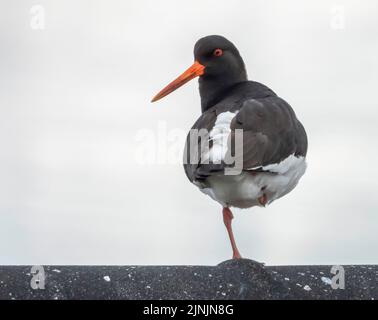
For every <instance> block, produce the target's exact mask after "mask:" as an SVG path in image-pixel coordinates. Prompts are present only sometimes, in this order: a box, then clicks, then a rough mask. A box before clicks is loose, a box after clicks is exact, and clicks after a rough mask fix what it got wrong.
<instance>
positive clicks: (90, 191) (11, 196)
mask: <svg viewBox="0 0 378 320" xmlns="http://www.w3.org/2000/svg"><path fill="white" fill-rule="evenodd" d="M35 5H41V6H42V7H40V6H37V7H35ZM41 12H42V13H41ZM43 13H44V17H43ZM41 14H42V16H41ZM0 15H1V18H0V88H1V89H0V147H1V148H0V264H29V265H31V264H210V265H214V264H217V263H220V262H221V261H223V260H226V259H229V258H230V257H231V248H230V244H229V240H228V237H227V233H226V230H225V228H224V225H223V222H222V216H221V207H220V206H219V204H217V203H215V202H214V201H212V200H211V199H210V198H209V197H207V196H206V195H204V194H202V193H201V192H199V191H198V189H197V188H196V187H194V186H193V185H192V184H190V183H189V181H188V180H187V178H186V176H185V174H184V171H183V168H182V165H181V164H180V162H179V161H172V157H171V156H168V158H166V159H165V160H164V158H165V157H166V154H170V155H172V154H176V153H175V150H176V149H177V148H178V149H179V151H180V152H181V151H182V150H183V145H181V144H180V139H181V138H180V137H181V136H182V133H185V132H187V131H188V130H189V129H190V127H191V126H192V124H193V123H194V122H195V121H196V119H197V118H198V117H199V115H200V100H199V94H198V90H197V88H198V84H197V81H192V82H191V83H188V84H187V85H186V86H184V87H182V88H181V89H180V90H178V91H176V92H175V93H173V94H171V95H170V96H169V97H166V98H165V99H164V100H161V101H159V102H158V103H155V104H151V103H150V100H151V98H152V96H154V95H155V94H156V93H157V92H158V91H159V90H160V89H161V88H162V87H163V86H165V85H166V84H167V83H168V82H170V81H171V80H173V79H174V78H175V77H176V76H177V75H179V74H180V73H181V72H182V71H184V70H185V69H186V68H187V67H188V66H189V65H191V64H192V62H193V46H194V43H195V41H196V40H197V39H198V38H200V37H202V36H206V35H210V34H220V35H224V36H226V37H227V38H228V39H229V40H231V41H232V42H234V44H235V45H236V46H237V47H238V48H239V50H240V52H241V55H242V57H243V58H244V61H245V63H246V66H247V70H248V75H249V78H250V79H253V80H257V81H260V82H262V83H264V84H266V85H268V86H269V87H271V88H272V89H273V90H274V91H275V92H276V93H277V94H278V95H280V96H281V97H283V98H284V99H285V100H287V101H288V102H289V103H290V104H291V105H292V107H293V108H294V110H295V111H296V113H297V116H298V118H299V119H300V120H301V122H302V123H303V124H304V126H305V128H306V131H307V134H308V138H309V150H308V170H307V172H306V174H305V175H304V177H303V178H302V180H301V181H300V183H299V185H298V187H297V188H296V189H295V190H294V191H293V192H291V193H290V194H289V195H287V196H286V197H284V198H282V199H280V200H278V201H276V202H274V203H273V204H271V205H270V206H269V207H267V208H265V209H262V208H252V209H247V210H238V209H235V210H234V215H235V219H234V223H233V226H234V232H235V236H236V240H237V243H238V246H239V249H240V251H241V253H242V255H243V256H244V257H248V258H251V259H254V260H257V261H261V262H265V263H267V264H271V265H272V264H281V265H282V264H353V263H355V264H357V263H358V264H365V263H378V235H377V229H378V212H377V209H378V196H377V194H376V193H377V190H378V180H377V178H378V165H377V164H378V151H377V138H378V125H377V116H378V102H377V101H378V99H377V84H378V59H377V57H378V39H377V34H378V20H377V16H378V2H377V1H376V0H364V1H357V0H354V1H347V0H338V1H335V2H334V1H329V0H321V1H319V0H311V1H300V0H286V1H282V0H276V1H272V0H269V1H262V0H259V1H219V0H218V1H215V0H214V1H205V0H201V1H174V0H171V1H159V2H157V1H152V0H151V1H145V0H143V1H141V0H138V1H123V0H119V1H115V0H111V1H109V0H107V1H105V0H103V1H94V0H86V1H83V0H80V1H73V0H70V1H67V0H65V1H58V0H54V1H53V0H48V1H47V0H45V1H37V2H36V1H26V0H19V1H11V0H2V1H1V3H0ZM43 18H44V21H43ZM41 19H42V20H41ZM143 134H147V135H148V134H150V137H153V138H152V139H155V143H153V141H152V142H151V141H150V142H149V146H150V147H151V148H150V149H149V150H150V151H151V150H152V151H151V154H150V156H146V157H144V156H143V152H144V151H143V149H141V147H143V146H146V144H145V143H146V141H144V142H143V141H141V140H140V138H141V136H143ZM174 137H178V138H177V139H176V140H175V138H174ZM167 139H168V141H167ZM141 152H142V159H141ZM153 155H155V157H154V156H153ZM173 158H174V157H173ZM143 159H144V160H146V161H141V160H143ZM159 159H160V160H159ZM168 160H169V161H168ZM173 160H174V159H173Z"/></svg>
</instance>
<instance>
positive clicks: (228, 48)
mask: <svg viewBox="0 0 378 320" xmlns="http://www.w3.org/2000/svg"><path fill="white" fill-rule="evenodd" d="M194 59H195V60H196V61H198V62H199V63H200V64H202V65H203V66H205V72H204V74H203V75H202V77H203V78H210V77H222V78H223V77H224V78H230V77H231V78H237V79H240V80H241V81H243V80H247V73H246V70H245V66H244V62H243V59H242V57H241V56H240V54H239V51H238V49H237V48H236V47H235V46H234V44H233V43H232V42H230V41H228V40H227V39H226V38H225V37H222V36H216V35H214V36H207V37H204V38H201V39H199V40H198V41H197V43H196V44H195V46H194Z"/></svg>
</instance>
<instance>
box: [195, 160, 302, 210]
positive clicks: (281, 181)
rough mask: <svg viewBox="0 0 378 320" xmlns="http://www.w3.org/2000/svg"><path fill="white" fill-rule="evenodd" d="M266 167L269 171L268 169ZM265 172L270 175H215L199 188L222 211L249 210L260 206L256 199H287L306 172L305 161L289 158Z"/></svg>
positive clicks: (271, 166) (269, 200) (244, 173)
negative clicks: (229, 208) (262, 197)
mask: <svg viewBox="0 0 378 320" xmlns="http://www.w3.org/2000/svg"><path fill="white" fill-rule="evenodd" d="M268 167H269V168H268ZM268 167H265V168H264V169H267V168H268V169H269V170H270V171H272V172H258V173H254V174H252V172H249V171H243V172H242V173H241V174H240V175H236V176H235V175H228V176H227V175H214V176H210V177H209V178H208V179H207V180H206V182H207V185H208V187H206V188H200V190H201V191H202V192H204V193H205V194H207V195H209V196H210V197H211V198H213V199H214V200H215V201H217V202H219V203H220V204H221V205H222V206H224V207H237V208H249V207H253V206H256V205H258V206H259V205H260V202H259V200H258V198H259V197H261V196H263V195H264V194H265V196H266V197H267V201H268V202H267V203H271V202H272V201H274V200H276V199H278V198H280V197H282V196H284V195H286V194H287V193H289V192H290V191H291V190H293V189H294V188H295V186H296V185H297V183H298V181H299V179H300V178H301V177H302V175H303V174H304V173H305V171H306V161H305V158H303V157H300V158H297V157H294V156H290V157H288V158H287V159H285V160H284V161H282V162H281V163H279V164H275V165H270V166H268Z"/></svg>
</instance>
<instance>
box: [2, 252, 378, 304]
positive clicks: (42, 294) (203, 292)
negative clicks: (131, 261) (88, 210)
mask: <svg viewBox="0 0 378 320" xmlns="http://www.w3.org/2000/svg"><path fill="white" fill-rule="evenodd" d="M344 270H345V289H336V290H335V289H332V287H331V278H332V277H333V276H334V275H333V274H332V273H331V266H278V267H274V266H263V265H262V264H259V263H257V262H255V261H252V260H247V259H242V260H239V261H232V260H228V261H225V262H223V263H221V264H219V265H218V266H44V271H45V276H46V278H45V289H32V288H31V280H32V276H33V275H32V274H31V266H0V299H157V300H159V299H206V300H207V299H211V300H212V299H217V300H227V299H367V300H372V299H378V287H377V283H378V266H376V265H356V266H353V265H351V266H344Z"/></svg>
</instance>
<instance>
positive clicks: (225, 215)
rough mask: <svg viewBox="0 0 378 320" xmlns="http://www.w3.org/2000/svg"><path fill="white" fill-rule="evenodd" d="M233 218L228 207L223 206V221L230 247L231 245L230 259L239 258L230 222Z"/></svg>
mask: <svg viewBox="0 0 378 320" xmlns="http://www.w3.org/2000/svg"><path fill="white" fill-rule="evenodd" d="M233 218H234V216H233V214H232V212H231V210H230V208H223V222H224V225H225V226H226V229H227V232H228V236H229V237H230V241H231V247H232V253H233V254H232V259H241V255H240V253H239V250H238V247H237V246H236V242H235V238H234V234H233V232H232V227H231V222H232V219H233Z"/></svg>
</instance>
